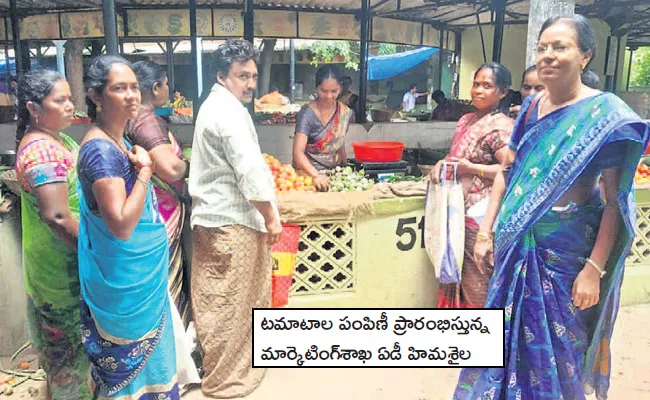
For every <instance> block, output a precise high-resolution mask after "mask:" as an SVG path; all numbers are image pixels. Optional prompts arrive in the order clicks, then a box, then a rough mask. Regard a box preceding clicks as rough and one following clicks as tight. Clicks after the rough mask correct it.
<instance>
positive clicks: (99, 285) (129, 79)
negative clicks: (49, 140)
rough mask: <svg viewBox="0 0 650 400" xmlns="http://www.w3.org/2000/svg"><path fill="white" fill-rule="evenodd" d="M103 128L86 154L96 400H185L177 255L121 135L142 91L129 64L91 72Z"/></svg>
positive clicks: (83, 201)
mask: <svg viewBox="0 0 650 400" xmlns="http://www.w3.org/2000/svg"><path fill="white" fill-rule="evenodd" d="M88 87H89V89H88V99H87V100H88V104H89V115H90V116H91V117H92V118H93V119H94V120H95V121H96V126H94V127H92V128H91V129H90V130H89V131H88V133H87V134H86V137H85V138H84V140H83V142H82V146H81V150H80V152H79V160H78V167H77V168H78V173H79V181H80V190H79V203H80V207H79V208H80V220H79V242H78V249H79V275H80V280H81V292H82V297H83V302H82V309H81V325H82V326H81V338H82V341H83V344H84V347H85V348H86V351H87V352H88V355H89V357H90V360H91V361H92V368H91V375H92V378H93V383H94V385H95V387H94V391H95V396H96V398H100V399H105V398H110V399H122V400H131V399H134V400H135V399H142V400H145V399H178V398H179V389H178V384H177V368H176V367H177V366H176V347H175V343H174V332H173V324H172V309H171V303H170V299H169V295H168V291H167V288H168V280H167V272H168V269H169V246H168V244H167V232H166V229H165V224H164V221H163V219H162V217H161V216H160V214H159V213H158V211H157V205H156V203H155V197H154V193H153V188H152V185H151V183H150V179H151V175H152V174H153V169H154V166H153V163H152V162H151V159H150V158H149V155H148V153H147V151H146V150H144V149H142V148H141V147H139V146H134V147H132V148H131V146H130V145H129V144H128V142H126V141H124V139H123V137H122V135H123V133H124V127H125V125H126V123H127V121H128V120H129V119H131V118H135V117H136V116H137V114H138V109H139V106H140V100H141V99H140V90H139V87H138V81H137V79H136V76H135V74H134V73H133V71H132V70H131V68H130V64H129V63H128V61H126V60H124V59H122V58H120V57H116V56H100V57H97V58H96V59H94V60H93V61H92V63H91V65H90V67H89V69H88Z"/></svg>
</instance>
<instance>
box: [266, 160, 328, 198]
mask: <svg viewBox="0 0 650 400" xmlns="http://www.w3.org/2000/svg"><path fill="white" fill-rule="evenodd" d="M263 156H264V161H266V164H267V165H268V166H269V169H270V170H271V174H273V179H274V180H275V190H276V192H278V193H286V192H315V191H316V186H314V181H313V180H312V178H311V177H309V176H305V175H302V174H300V173H298V172H296V170H295V169H293V167H292V166H291V165H288V164H282V163H281V162H280V161H279V160H278V159H277V158H275V157H273V156H272V155H269V154H263Z"/></svg>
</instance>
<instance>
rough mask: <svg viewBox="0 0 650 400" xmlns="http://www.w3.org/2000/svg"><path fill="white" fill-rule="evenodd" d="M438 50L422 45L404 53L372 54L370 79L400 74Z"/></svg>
mask: <svg viewBox="0 0 650 400" xmlns="http://www.w3.org/2000/svg"><path fill="white" fill-rule="evenodd" d="M438 51H439V49H438V48H436V47H422V48H420V49H417V50H411V51H405V52H404V53H397V54H390V55H385V56H370V57H368V80H369V81H378V80H380V79H386V78H390V77H392V76H395V75H399V74H401V73H402V72H404V71H408V70H409V69H411V68H413V67H415V66H417V65H419V64H421V63H422V62H424V61H426V60H428V59H429V57H431V56H432V55H434V54H436V53H437V52H438Z"/></svg>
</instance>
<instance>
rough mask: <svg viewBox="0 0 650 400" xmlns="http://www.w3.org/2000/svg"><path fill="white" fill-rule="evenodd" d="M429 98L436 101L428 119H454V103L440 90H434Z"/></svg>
mask: <svg viewBox="0 0 650 400" xmlns="http://www.w3.org/2000/svg"><path fill="white" fill-rule="evenodd" d="M431 98H432V99H433V101H435V102H436V104H437V106H436V108H435V109H434V110H433V112H431V116H430V117H429V121H455V120H458V118H456V119H454V114H455V113H454V103H453V102H452V101H451V100H449V99H448V98H447V97H445V93H444V92H443V91H442V90H436V91H435V92H433V93H432V94H431Z"/></svg>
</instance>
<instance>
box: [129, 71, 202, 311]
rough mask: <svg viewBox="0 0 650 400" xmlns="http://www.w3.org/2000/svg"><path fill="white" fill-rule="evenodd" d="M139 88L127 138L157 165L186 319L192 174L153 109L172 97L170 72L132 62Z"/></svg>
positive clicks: (172, 281) (172, 286) (175, 292)
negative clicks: (186, 249)
mask: <svg viewBox="0 0 650 400" xmlns="http://www.w3.org/2000/svg"><path fill="white" fill-rule="evenodd" d="M133 71H134V72H135V73H136V76H137V78H138V83H139V84H140V91H141V92H142V106H141V107H140V111H139V113H138V116H137V118H136V119H135V120H133V121H131V123H130V124H129V125H128V126H127V138H128V139H129V140H130V141H131V142H132V143H133V144H134V145H136V144H137V145H139V146H141V147H143V148H144V149H145V150H147V151H148V152H149V155H150V157H151V159H152V161H153V162H154V164H155V166H156V174H155V175H154V176H153V177H152V182H154V185H155V186H154V190H155V193H156V199H157V202H158V211H159V212H160V215H161V216H162V217H163V220H164V221H165V227H166V228H167V237H168V241H169V249H170V253H169V256H170V258H169V264H170V265H169V291H170V293H171V295H172V298H173V299H174V302H175V303H176V306H177V307H178V310H179V312H180V313H181V316H182V317H183V320H184V321H185V323H186V324H187V323H188V321H189V291H188V290H187V285H186V284H184V282H185V281H186V277H187V276H189V275H188V273H189V272H188V268H187V265H186V258H185V257H184V256H183V245H182V243H183V242H182V237H181V236H182V233H183V226H184V221H185V197H184V195H183V194H184V192H185V178H186V177H187V176H188V175H189V162H188V161H187V160H185V159H183V158H182V156H181V154H182V150H181V147H180V146H179V144H178V142H177V141H176V139H175V138H174V136H173V135H172V134H171V133H170V132H169V129H168V128H167V123H166V122H165V121H164V120H163V119H162V118H161V117H160V116H158V115H157V114H156V113H155V112H154V110H155V109H156V108H159V107H161V106H163V105H164V104H165V103H166V102H167V99H168V98H169V86H168V78H167V72H166V70H165V68H163V67H162V66H160V65H158V64H156V63H153V62H150V61H141V62H137V63H135V64H133Z"/></svg>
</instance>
